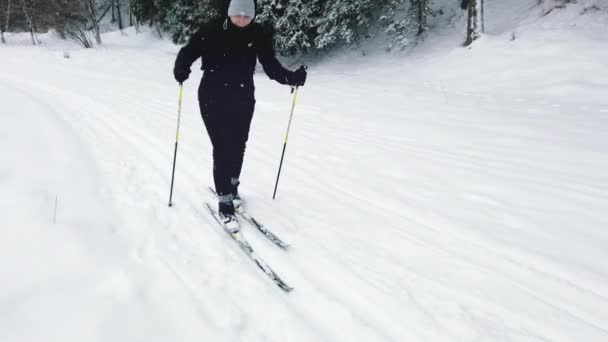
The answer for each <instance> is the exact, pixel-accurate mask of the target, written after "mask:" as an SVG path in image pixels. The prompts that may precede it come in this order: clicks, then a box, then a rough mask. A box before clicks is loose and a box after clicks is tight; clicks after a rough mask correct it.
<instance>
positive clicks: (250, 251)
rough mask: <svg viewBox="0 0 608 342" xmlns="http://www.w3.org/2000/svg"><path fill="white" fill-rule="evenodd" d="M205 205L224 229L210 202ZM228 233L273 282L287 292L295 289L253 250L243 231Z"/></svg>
mask: <svg viewBox="0 0 608 342" xmlns="http://www.w3.org/2000/svg"><path fill="white" fill-rule="evenodd" d="M205 205H206V206H207V209H208V210H209V213H210V214H211V216H213V218H214V219H215V221H216V222H217V223H218V224H219V225H220V227H221V228H222V229H224V225H223V224H222V221H221V220H220V219H219V217H218V215H217V212H216V211H215V210H214V209H213V208H212V207H211V206H210V205H209V203H205ZM224 231H225V230H224ZM226 233H227V234H228V235H230V237H231V238H232V240H234V241H235V242H236V243H237V245H238V246H239V247H240V248H241V250H242V251H243V252H245V254H247V256H248V257H249V259H251V260H252V261H253V262H254V263H255V264H256V265H257V266H258V268H259V269H260V270H262V272H264V274H266V276H268V278H270V280H272V282H274V283H275V284H276V285H277V286H278V287H279V288H281V289H282V290H283V291H285V292H291V291H292V290H293V287H291V286H289V285H287V283H285V282H284V281H283V280H282V279H281V277H279V276H278V275H277V274H276V273H275V272H274V271H273V270H272V268H270V266H269V265H268V264H267V263H266V262H265V261H264V260H263V259H262V258H261V257H260V256H259V255H257V254H256V253H255V251H254V250H253V247H251V245H250V244H249V242H247V240H246V239H245V237H244V236H243V233H241V232H236V233H233V234H230V233H228V232H226Z"/></svg>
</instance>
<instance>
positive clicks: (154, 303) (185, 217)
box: [0, 0, 608, 342]
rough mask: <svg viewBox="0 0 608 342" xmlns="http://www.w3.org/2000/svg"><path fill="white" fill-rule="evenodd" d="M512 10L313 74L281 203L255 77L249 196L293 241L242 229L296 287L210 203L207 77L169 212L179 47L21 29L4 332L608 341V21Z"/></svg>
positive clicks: (4, 228) (280, 99) (12, 58)
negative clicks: (273, 275) (75, 40)
mask: <svg viewBox="0 0 608 342" xmlns="http://www.w3.org/2000/svg"><path fill="white" fill-rule="evenodd" d="M505 3H506V2H501V4H498V3H496V4H492V5H488V7H487V8H486V10H487V11H488V17H490V18H491V17H495V18H501V19H500V20H499V21H497V22H495V23H493V22H486V25H487V28H488V33H487V34H486V35H484V36H483V38H482V39H481V40H480V41H478V42H476V43H475V44H474V45H473V46H472V47H471V48H463V47H461V46H459V45H458V43H460V42H462V41H463V38H464V34H463V28H464V24H463V18H462V17H458V18H456V19H453V20H454V26H453V27H452V28H444V29H442V30H437V31H436V32H431V33H429V36H428V37H427V41H426V43H424V44H423V45H421V46H419V47H418V48H417V49H416V50H414V51H411V52H409V53H408V54H407V55H405V56H397V55H393V56H386V55H380V54H376V55H368V56H367V57H353V56H352V55H346V54H345V55H344V56H343V57H336V58H334V59H332V60H329V61H325V62H322V63H317V64H316V65H312V66H311V68H310V73H309V80H308V83H307V85H306V86H305V87H304V88H303V89H301V91H300V93H299V98H298V103H297V105H296V112H295V117H294V122H293V124H292V130H291V134H290V139H289V145H288V147H287V153H286V160H285V164H284V168H283V173H282V176H281V183H280V185H279V191H278V195H277V200H276V201H272V199H271V196H272V190H273V187H274V181H275V176H276V171H277V167H278V162H279V158H280V153H281V148H282V145H283V139H284V133H285V129H286V127H287V120H288V115H289V109H290V106H291V99H292V98H291V95H290V93H289V89H287V88H285V87H283V86H281V85H278V84H276V83H272V82H271V81H269V80H268V79H267V78H266V77H265V76H264V75H263V74H258V75H257V76H256V87H257V94H256V95H257V100H258V101H257V108H256V115H255V117H254V122H253V125H252V130H251V134H250V141H249V144H248V151H247V155H246V160H245V166H244V172H243V177H242V183H243V185H242V188H241V192H242V194H243V196H244V198H245V200H246V202H247V207H248V208H249V209H250V212H251V213H252V214H253V215H254V216H256V217H258V218H259V219H260V220H262V221H263V222H264V223H265V224H266V225H267V226H268V227H269V228H271V229H272V230H273V231H274V232H275V233H276V234H277V235H279V236H280V237H282V238H284V239H285V240H288V241H289V242H291V243H292V244H293V247H292V248H291V250H289V251H288V252H284V251H281V250H279V249H278V248H276V247H274V246H273V245H272V244H271V243H270V242H268V241H267V240H265V239H264V238H263V237H261V235H260V234H259V233H257V232H255V231H254V230H253V229H252V228H251V227H249V226H246V223H243V224H244V233H245V234H246V236H247V238H248V239H249V240H250V242H251V243H252V245H253V246H254V248H256V250H257V251H258V252H259V254H260V255H261V256H262V257H263V258H264V259H265V260H266V261H267V262H268V263H269V264H270V265H271V266H272V267H273V268H274V269H275V270H276V271H277V272H278V273H279V274H280V275H281V276H282V277H283V278H284V279H285V280H286V281H287V282H288V283H289V284H290V285H292V286H294V287H295V290H294V292H292V293H290V294H285V293H283V292H282V291H281V290H280V289H278V288H276V287H275V286H274V284H272V282H270V281H269V280H268V279H267V278H266V277H265V276H264V275H263V274H262V273H261V272H259V270H257V269H256V268H255V265H253V264H252V263H251V261H250V260H249V259H247V257H246V256H245V255H244V254H243V253H242V252H241V251H240V250H239V249H238V247H237V246H236V245H234V244H233V243H232V242H231V241H230V240H229V238H228V236H227V235H226V234H224V233H223V232H222V231H220V230H219V229H218V227H217V225H216V224H215V222H214V221H213V218H212V217H211V216H209V215H208V214H207V213H206V211H205V208H204V206H203V204H204V202H205V201H212V200H213V198H212V196H211V194H210V193H209V191H207V190H206V189H207V186H208V185H209V184H212V173H211V147H210V144H209V141H208V138H207V137H206V135H205V130H204V127H203V125H202V120H201V119H200V114H199V113H198V103H197V99H196V93H197V86H198V78H200V76H201V72H200V71H198V70H197V68H196V67H193V73H192V75H191V78H190V80H189V81H188V82H186V84H185V88H184V102H183V112H182V122H181V123H182V126H181V131H180V145H179V151H178V159H177V171H176V184H175V189H174V198H173V199H174V203H175V206H174V207H173V208H168V206H167V201H168V195H169V182H170V178H171V162H172V158H173V147H174V145H173V144H174V140H175V125H176V119H177V95H178V89H177V85H176V84H175V81H174V80H173V78H172V74H171V66H172V63H173V61H174V58H175V53H176V52H177V50H178V48H179V47H177V46H173V45H172V44H170V43H168V42H166V41H163V40H158V39H156V38H154V37H153V36H152V35H151V34H150V33H144V34H141V35H135V33H134V32H133V31H132V30H130V29H129V30H125V34H120V33H119V32H112V33H108V34H105V35H104V37H103V39H104V45H103V47H99V48H96V49H94V50H83V49H80V48H78V47H77V46H75V45H74V44H71V43H69V42H63V41H60V40H58V39H56V38H55V36H54V35H53V34H49V35H46V36H41V37H40V39H41V40H42V41H44V42H45V44H44V45H43V46H42V47H31V46H28V45H27V44H28V43H29V36H27V35H26V34H12V35H9V36H8V37H7V39H8V40H9V42H11V44H10V45H8V46H0V75H2V76H1V77H0V103H1V107H0V108H1V110H0V156H1V160H2V162H1V163H0V189H1V190H2V197H0V208H2V210H1V213H2V215H1V217H2V218H1V219H0V227H1V228H0V232H1V234H2V235H1V238H0V290H1V291H0V340H2V341H11V342H12V341H40V340H45V341H83V340H85V341H108V340H111V341H134V340H146V341H168V340H174V341H199V340H201V339H205V340H206V339H208V340H214V341H241V340H242V341H366V342H367V341H594V342H595V341H597V342H600V341H605V340H608V324H607V322H608V309H607V308H608V264H607V263H606V260H608V252H607V251H608V232H607V231H606V227H607V226H608V215H607V214H606V213H607V212H608V176H607V175H608V158H607V157H608V139H607V138H606V137H608V100H607V99H606V96H605V94H606V91H607V89H608V62H606V61H608V44H607V43H608V41H607V40H608V38H607V37H606V35H605V27H606V25H607V24H608V14H607V13H606V11H607V10H608V9H607V7H606V6H605V5H603V3H602V2H601V1H596V2H592V1H579V2H578V3H577V4H573V5H571V6H570V7H568V8H566V9H561V10H555V11H553V12H551V13H550V14H548V15H546V16H541V14H542V13H544V12H545V11H546V8H545V7H543V6H548V5H547V4H544V5H542V6H537V5H536V3H537V1H528V0H518V1H517V4H518V5H519V6H508V5H506V4H505ZM594 3H595V4H598V6H600V9H601V10H599V11H590V12H587V13H585V15H580V13H581V12H582V11H583V10H584V8H587V7H589V6H591V5H592V4H594ZM522 8H525V9H526V10H522ZM513 32H515V40H512V37H513ZM64 51H70V55H71V58H69V59H66V58H64ZM56 200H57V210H56V214H55V201H56Z"/></svg>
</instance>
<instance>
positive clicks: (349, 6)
mask: <svg viewBox="0 0 608 342" xmlns="http://www.w3.org/2000/svg"><path fill="white" fill-rule="evenodd" d="M390 1H391V0H336V1H322V2H321V13H322V16H320V17H319V18H318V19H317V25H318V33H319V34H318V36H317V37H316V38H315V45H316V47H317V48H318V49H325V48H329V47H332V46H337V45H346V46H352V45H355V44H356V43H358V42H359V41H360V40H361V38H363V37H365V36H366V35H367V33H368V30H369V28H370V27H371V25H372V23H373V22H374V19H377V17H379V14H380V10H381V9H382V8H385V7H386V6H387V5H388V4H389V3H390Z"/></svg>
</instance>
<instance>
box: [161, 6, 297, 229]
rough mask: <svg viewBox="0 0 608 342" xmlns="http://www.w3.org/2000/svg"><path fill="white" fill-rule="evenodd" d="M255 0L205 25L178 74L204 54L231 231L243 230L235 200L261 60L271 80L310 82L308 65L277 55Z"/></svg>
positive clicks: (204, 89)
mask: <svg viewBox="0 0 608 342" xmlns="http://www.w3.org/2000/svg"><path fill="white" fill-rule="evenodd" d="M255 14H256V13H255V2H254V0H231V1H230V4H229V6H228V12H227V16H225V17H224V18H223V19H221V20H218V21H213V22H210V23H206V24H204V25H203V26H202V27H201V28H200V29H199V30H198V31H197V32H196V33H195V34H193V35H192V37H190V40H189V41H188V43H187V44H186V45H185V46H184V47H183V48H182V49H181V50H180V51H179V54H178V55H177V59H176V61H175V67H174V69H173V74H174V76H175V79H176V80H177V82H179V83H180V84H182V83H183V82H184V81H186V80H187V79H188V76H189V75H190V67H191V65H192V63H194V61H196V60H197V59H198V58H199V57H201V58H202V67H201V69H202V70H203V78H202V80H201V83H200V86H199V90H198V99H199V105H200V110H201V116H202V117H203V122H204V124H205V127H206V129H207V133H208V135H209V138H210V139H211V144H212V146H213V178H214V182H215V190H216V192H217V195H218V198H219V210H218V212H219V216H220V219H221V220H222V223H223V224H224V227H225V229H226V230H227V231H229V232H230V233H234V232H237V231H239V223H238V221H237V219H236V216H235V205H236V206H237V207H238V206H240V205H241V201H240V197H239V193H238V186H239V177H240V174H241V167H242V165H243V157H244V154H245V145H246V143H247V139H248V137H249V128H250V124H251V119H252V117H253V112H254V106H255V96H254V90H255V87H254V84H253V74H254V71H255V66H256V59H259V61H260V63H261V64H262V67H263V69H264V72H265V73H266V74H267V75H268V77H269V78H270V79H272V80H275V81H277V82H279V83H281V84H285V85H290V86H293V87H298V86H303V85H304V83H305V82H306V67H305V66H301V67H300V68H299V69H297V70H296V71H290V70H287V69H285V68H284V67H283V66H282V65H281V64H280V62H279V61H278V60H277V59H276V57H275V52H274V48H273V37H272V31H271V30H268V29H264V28H263V27H262V26H261V25H260V24H258V23H256V22H255V21H254V19H255Z"/></svg>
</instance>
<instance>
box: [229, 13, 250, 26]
mask: <svg viewBox="0 0 608 342" xmlns="http://www.w3.org/2000/svg"><path fill="white" fill-rule="evenodd" d="M230 21H232V23H233V24H234V25H236V26H238V27H245V26H247V25H249V24H251V22H252V21H253V18H251V17H246V16H243V15H231V16H230Z"/></svg>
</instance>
